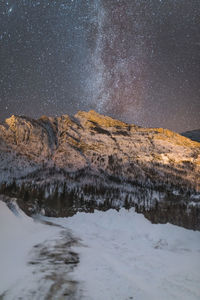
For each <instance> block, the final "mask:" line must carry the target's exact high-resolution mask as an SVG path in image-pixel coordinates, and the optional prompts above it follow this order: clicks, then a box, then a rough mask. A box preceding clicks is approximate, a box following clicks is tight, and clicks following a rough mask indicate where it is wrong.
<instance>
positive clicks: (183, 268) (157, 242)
mask: <svg viewBox="0 0 200 300" xmlns="http://www.w3.org/2000/svg"><path fill="white" fill-rule="evenodd" d="M51 221H54V222H56V223H57V224H61V225H62V226H65V227H67V228H71V229H72V230H73V232H74V234H75V235H76V236H79V237H81V239H82V247H80V248H79V249H76V250H77V251H78V252H79V253H80V264H79V266H78V268H77V269H76V270H75V274H74V275H75V277H76V278H77V280H79V281H80V282H81V289H82V295H83V299H88V300H112V299H113V300H116V299H119V300H126V299H127V300H128V299H134V300H161V299H162V300H165V299H166V300H176V299H177V300H184V299H185V300H193V299H196V300H197V299H198V300H199V299H200V232H197V231H196V232H195V231H192V230H187V229H184V228H181V227H178V226H174V225H170V224H163V225H161V224H151V223H150V222H149V221H148V220H146V219H145V218H144V216H143V215H141V214H137V213H135V212H134V210H133V209H131V210H129V211H127V210H124V209H121V210H120V211H119V212H117V211H115V210H109V211H107V212H100V211H95V213H93V214H86V213H77V214H76V215H75V216H73V217H71V218H59V219H54V220H53V219H52V218H51Z"/></svg>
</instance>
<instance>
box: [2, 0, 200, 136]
mask: <svg viewBox="0 0 200 300" xmlns="http://www.w3.org/2000/svg"><path fill="white" fill-rule="evenodd" d="M90 109H95V110H96V111H98V112H100V113H103V114H107V115H110V116H112V117H115V118H118V119H121V120H123V121H126V122H130V123H136V124H138V125H141V126H148V127H165V128H169V129H172V130H175V131H178V132H182V131H186V130H192V129H195V128H199V127H200V1H199V0H65V1H64V0H60V1H47V0H43V1H36V0H35V1H34V0H32V1H31V0H15V1H14V0H8V1H4V0H0V120H3V119H4V118H6V117H9V116H10V115H12V114H17V115H27V116H31V117H36V118H38V117H40V116H41V115H44V114H45V115H54V116H56V115H62V114H74V113H76V112H77V111H78V110H90Z"/></svg>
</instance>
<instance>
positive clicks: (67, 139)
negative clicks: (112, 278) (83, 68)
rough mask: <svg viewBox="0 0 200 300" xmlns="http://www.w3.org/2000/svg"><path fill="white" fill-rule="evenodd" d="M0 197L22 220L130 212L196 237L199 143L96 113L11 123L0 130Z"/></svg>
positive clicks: (14, 119)
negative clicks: (11, 201)
mask: <svg viewBox="0 0 200 300" xmlns="http://www.w3.org/2000/svg"><path fill="white" fill-rule="evenodd" d="M0 170H1V172H0V192H1V193H2V194H7V195H10V196H15V197H17V198H18V202H19V205H20V206H21V207H22V208H23V209H24V210H25V211H26V212H27V213H29V214H32V213H36V212H42V213H44V214H45V215H49V216H67V215H72V214H74V213H75V212H76V211H79V210H84V211H93V210H94V209H95V208H98V209H102V210H106V209H108V208H110V207H113V208H117V209H118V208H120V207H121V206H125V207H126V208H129V207H131V206H135V208H136V211H137V212H142V213H144V215H145V216H146V217H147V218H149V219H150V220H151V221H152V222H155V223H157V222H159V223H166V222H171V223H173V224H177V225H181V226H184V227H187V228H192V229H200V176H199V175H200V143H198V142H195V141H192V140H190V139H188V138H186V137H183V136H181V135H179V134H177V133H175V132H172V131H169V130H167V129H162V128H142V127H138V126H135V125H130V124H126V123H123V122H121V121H118V120H114V119H112V118H110V117H106V116H103V115H100V114H98V113H96V112H95V111H89V112H81V111H80V112H78V113H77V114H76V115H75V116H74V117H70V116H68V115H63V116H61V117H46V116H43V117H41V118H40V119H38V120H34V119H31V118H28V117H23V116H12V117H10V118H9V119H6V120H5V122H4V123H3V124H1V125H0Z"/></svg>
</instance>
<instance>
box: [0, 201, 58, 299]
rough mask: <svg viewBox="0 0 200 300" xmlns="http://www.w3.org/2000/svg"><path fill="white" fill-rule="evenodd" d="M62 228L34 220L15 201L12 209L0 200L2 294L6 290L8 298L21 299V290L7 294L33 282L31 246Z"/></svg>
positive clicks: (0, 285) (56, 233) (0, 291)
mask: <svg viewBox="0 0 200 300" xmlns="http://www.w3.org/2000/svg"><path fill="white" fill-rule="evenodd" d="M59 231H60V229H59V230H58V228H56V227H50V226H45V225H43V224H40V223H36V222H34V221H33V219H32V218H30V217H28V216H26V215H25V214H24V213H23V212H22V211H21V210H20V209H19V208H18V206H17V205H16V204H15V202H12V204H11V210H10V209H9V208H8V207H7V205H6V204H5V203H4V202H2V201H0V278H1V280H0V295H2V294H4V293H5V299H17V296H20V294H16V293H14V295H13V293H10V296H8V297H7V296H6V295H7V291H8V290H12V289H14V291H16V288H17V287H21V286H23V285H26V288H28V287H30V286H31V284H32V282H31V280H32V277H31V274H32V271H34V269H33V268H32V267H31V266H30V265H28V261H29V260H30V251H31V249H32V248H33V246H34V245H36V244H38V243H42V242H44V241H45V240H46V239H50V238H52V236H55V235H58V232H59ZM29 281H30V282H29ZM22 299H23V298H22ZM27 299H28V298H27Z"/></svg>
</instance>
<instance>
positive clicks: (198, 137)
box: [181, 129, 200, 143]
mask: <svg viewBox="0 0 200 300" xmlns="http://www.w3.org/2000/svg"><path fill="white" fill-rule="evenodd" d="M181 134H182V135H183V136H185V137H187V138H189V139H191V140H193V141H196V142H199V143H200V129H196V130H191V131H186V132H183V133H181Z"/></svg>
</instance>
